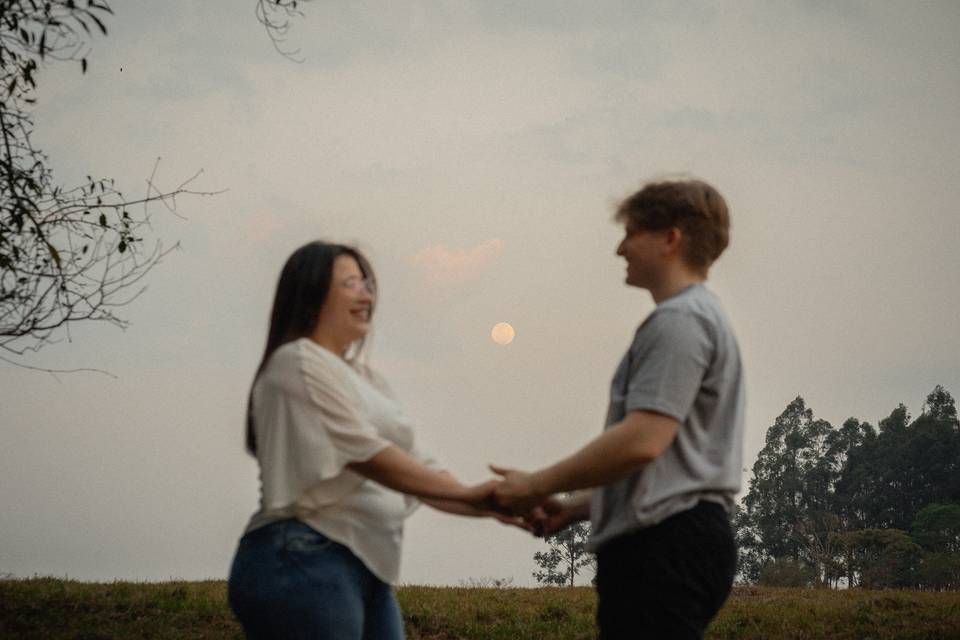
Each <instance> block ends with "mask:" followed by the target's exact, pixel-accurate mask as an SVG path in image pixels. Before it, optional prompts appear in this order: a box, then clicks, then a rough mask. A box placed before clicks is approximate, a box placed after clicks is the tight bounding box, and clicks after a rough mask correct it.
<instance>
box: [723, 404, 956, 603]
mask: <svg viewBox="0 0 960 640" xmlns="http://www.w3.org/2000/svg"><path fill="white" fill-rule="evenodd" d="M733 520H734V526H735V529H736V534H737V542H738V545H739V547H740V567H739V568H740V572H739V575H740V577H741V579H743V580H745V581H748V582H757V583H762V584H777V585H784V586H827V587H839V586H848V587H854V586H862V587H866V588H890V587H896V588H916V589H938V590H939V589H958V588H960V423H958V421H957V409H956V403H955V401H954V399H953V397H952V396H951V395H950V393H949V392H948V391H947V390H946V389H944V388H943V387H942V386H940V385H937V386H936V387H935V388H934V390H933V391H932V392H931V393H930V394H929V395H928V396H927V399H926V402H925V403H924V406H923V409H922V411H921V413H920V415H919V416H918V417H916V418H915V419H911V416H910V414H909V412H908V410H907V407H905V406H904V405H903V404H900V405H899V406H897V407H896V408H895V409H894V410H893V411H892V412H891V413H890V415H889V416H888V417H886V418H884V419H883V420H881V421H880V422H879V424H878V426H877V427H874V426H873V425H871V424H870V423H868V422H861V421H859V420H857V419H856V418H849V419H848V420H846V421H845V422H844V423H843V425H841V426H840V427H834V426H833V425H831V424H830V423H829V422H827V421H826V420H823V419H818V418H815V417H814V415H813V411H812V410H811V409H810V408H809V407H807V406H806V403H805V402H804V400H803V398H802V397H797V398H796V399H795V400H794V401H793V402H791V403H790V404H789V405H787V407H786V409H784V411H783V413H781V414H780V416H779V417H778V418H777V419H776V420H775V421H774V424H773V425H772V426H771V427H770V428H769V429H768V430H767V435H766V443H765V445H764V447H763V449H762V450H761V451H760V454H759V455H758V457H757V461H756V463H755V464H754V465H753V477H752V478H751V479H750V482H749V490H748V492H747V494H746V496H745V497H744V499H743V501H742V505H740V506H738V508H737V509H736V511H735V513H734V515H733Z"/></svg>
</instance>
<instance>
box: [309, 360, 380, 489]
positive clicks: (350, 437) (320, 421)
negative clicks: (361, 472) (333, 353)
mask: <svg viewBox="0 0 960 640" xmlns="http://www.w3.org/2000/svg"><path fill="white" fill-rule="evenodd" d="M300 369H301V371H300V373H301V375H302V377H303V384H304V386H305V389H306V397H307V403H308V407H309V411H310V413H311V414H312V415H313V416H314V418H315V419H312V420H307V421H304V422H301V423H298V425H297V428H298V430H299V433H298V434H297V436H298V437H297V442H298V445H299V446H298V451H297V455H296V458H297V462H298V464H303V465H306V466H307V467H308V468H310V469H311V470H312V474H311V475H313V476H314V480H315V481H316V480H326V479H328V478H332V477H335V476H337V475H339V474H340V473H341V472H342V471H343V469H344V468H345V467H346V466H347V465H348V464H350V463H351V462H362V461H365V460H369V459H370V458H372V457H373V456H375V455H376V454H378V453H379V452H380V451H382V450H383V449H385V448H387V447H388V446H390V444H391V443H390V442H389V441H388V440H387V439H385V438H383V437H382V436H380V434H379V433H378V432H377V430H376V428H375V427H374V426H373V425H372V424H370V423H369V421H367V420H366V419H365V418H364V416H363V414H362V412H361V399H360V393H359V391H358V390H357V388H356V386H355V385H354V384H353V383H352V382H351V381H350V380H349V379H348V378H347V376H346V375H345V374H346V373H348V372H346V371H341V370H338V369H339V367H338V366H336V363H333V362H327V361H326V359H324V358H317V357H310V356H304V357H302V358H301V367H300Z"/></svg>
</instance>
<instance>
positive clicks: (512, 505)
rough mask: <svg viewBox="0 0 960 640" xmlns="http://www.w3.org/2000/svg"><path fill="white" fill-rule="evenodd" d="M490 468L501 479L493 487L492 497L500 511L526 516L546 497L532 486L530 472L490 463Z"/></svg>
mask: <svg viewBox="0 0 960 640" xmlns="http://www.w3.org/2000/svg"><path fill="white" fill-rule="evenodd" d="M490 470H491V471H493V472H494V473H496V474H497V475H499V476H502V477H503V480H502V481H501V482H500V483H498V484H497V486H495V487H494V489H493V494H492V495H493V499H494V502H495V505H496V507H498V509H499V510H500V511H504V512H506V513H509V514H512V515H520V516H528V515H530V514H531V513H532V511H533V509H534V508H535V507H538V506H539V505H540V504H541V503H542V502H543V501H544V500H545V499H546V498H547V496H546V495H541V494H540V493H539V492H538V491H537V489H536V487H535V486H534V484H533V482H532V479H531V474H529V473H527V472H525V471H520V470H518V469H508V468H506V467H499V466H497V465H494V464H492V465H490Z"/></svg>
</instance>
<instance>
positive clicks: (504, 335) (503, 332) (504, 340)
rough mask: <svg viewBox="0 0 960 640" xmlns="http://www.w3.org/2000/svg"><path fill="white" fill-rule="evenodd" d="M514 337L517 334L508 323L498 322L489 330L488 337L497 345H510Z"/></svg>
mask: <svg viewBox="0 0 960 640" xmlns="http://www.w3.org/2000/svg"><path fill="white" fill-rule="evenodd" d="M515 335H517V332H516V331H514V330H513V327H512V326H510V323H509V322H498V323H497V324H495V325H493V329H491V330H490V337H491V338H493V341H494V342H496V343H497V344H510V343H511V342H513V336H515Z"/></svg>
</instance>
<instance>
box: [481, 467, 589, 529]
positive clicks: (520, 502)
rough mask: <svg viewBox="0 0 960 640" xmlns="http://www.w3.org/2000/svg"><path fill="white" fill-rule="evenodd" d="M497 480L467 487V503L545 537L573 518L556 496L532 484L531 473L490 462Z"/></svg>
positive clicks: (564, 526) (575, 518) (571, 512)
mask: <svg viewBox="0 0 960 640" xmlns="http://www.w3.org/2000/svg"><path fill="white" fill-rule="evenodd" d="M490 469H491V470H492V471H493V472H494V473H496V474H497V475H499V476H500V479H495V480H487V481H486V482H483V483H481V484H478V485H474V486H473V487H470V490H469V491H470V493H471V494H472V495H471V496H470V499H469V502H471V503H472V504H474V505H475V506H477V507H479V508H480V509H482V510H484V511H485V512H486V513H487V515H489V516H491V517H493V518H496V519H497V520H499V521H500V522H503V523H504V524H510V525H513V526H517V527H520V528H521V529H525V530H526V531H529V532H530V533H532V534H534V535H535V536H541V537H542V536H549V535H552V534H554V533H556V532H558V531H560V530H562V529H564V528H566V527H567V526H568V525H569V524H571V523H572V522H574V521H575V520H577V519H578V518H577V517H576V516H575V514H574V513H573V511H572V510H570V509H569V508H567V506H566V505H564V504H563V502H562V501H561V500H559V499H558V498H557V497H555V496H552V495H549V494H544V493H542V492H541V491H540V490H538V489H537V487H536V486H535V485H534V482H533V480H532V474H530V473H527V472H525V471H520V470H518V469H509V468H506V467H500V466H497V465H490Z"/></svg>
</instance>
